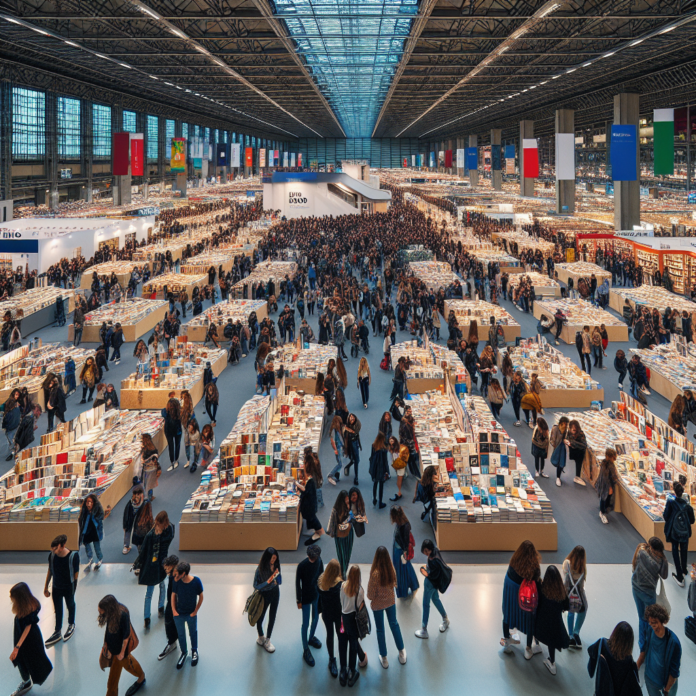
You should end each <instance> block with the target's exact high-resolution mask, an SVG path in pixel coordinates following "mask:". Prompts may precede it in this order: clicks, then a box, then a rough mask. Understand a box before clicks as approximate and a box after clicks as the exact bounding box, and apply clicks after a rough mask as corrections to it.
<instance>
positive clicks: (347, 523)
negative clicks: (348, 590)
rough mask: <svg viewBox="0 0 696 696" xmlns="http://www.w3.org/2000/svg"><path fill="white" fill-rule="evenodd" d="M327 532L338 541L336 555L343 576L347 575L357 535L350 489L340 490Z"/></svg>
mask: <svg viewBox="0 0 696 696" xmlns="http://www.w3.org/2000/svg"><path fill="white" fill-rule="evenodd" d="M326 533H327V534H328V535H329V536H330V537H332V538H333V540H334V541H335V542H336V557H337V558H338V562H339V564H340V566H341V576H343V577H346V576H347V574H348V565H349V564H350V557H351V554H352V552H353V540H354V537H355V532H354V531H353V516H352V515H351V509H350V498H349V497H348V491H345V490H343V491H340V492H339V494H338V496H337V497H336V502H335V503H334V506H333V508H332V509H331V515H330V516H329V523H328V524H327V525H326Z"/></svg>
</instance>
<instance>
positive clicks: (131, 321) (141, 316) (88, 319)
mask: <svg viewBox="0 0 696 696" xmlns="http://www.w3.org/2000/svg"><path fill="white" fill-rule="evenodd" d="M168 308H169V303H168V302H164V301H163V300H143V299H140V298H132V299H128V300H127V299H121V300H120V301H119V302H111V303H110V304H108V305H102V306H101V307H99V309H96V310H94V312H90V313H89V314H85V327H84V329H83V331H82V340H83V341H84V342H85V343H101V339H100V338H99V330H100V329H101V325H102V324H103V323H104V322H105V321H106V322H109V321H111V322H112V323H113V324H114V326H116V323H117V322H118V323H120V324H121V328H122V329H123V338H124V339H125V341H126V343H132V342H133V341H137V340H138V339H139V338H140V337H141V336H144V335H145V334H146V333H147V332H148V331H150V330H151V329H154V328H155V326H157V324H159V322H161V321H163V320H164V315H165V314H166V313H167V309H168ZM71 326H72V324H71Z"/></svg>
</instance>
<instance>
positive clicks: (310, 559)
mask: <svg viewBox="0 0 696 696" xmlns="http://www.w3.org/2000/svg"><path fill="white" fill-rule="evenodd" d="M323 572H324V562H323V561H322V560H321V549H320V548H319V547H318V546H317V545H316V544H312V545H311V546H308V547H307V558H305V559H304V561H302V562H301V563H299V564H298V566H297V571H296V573H295V595H296V599H297V608H298V609H301V610H302V649H303V655H302V657H303V659H304V661H305V662H306V663H307V664H308V665H309V666H310V667H314V664H315V663H314V657H313V655H312V651H311V650H310V649H309V646H310V645H311V646H312V647H313V648H316V649H317V650H319V648H321V641H320V640H319V639H318V638H317V637H316V636H315V635H314V632H315V631H316V629H317V623H318V621H319V611H318V608H317V607H318V603H319V589H318V587H317V581H318V580H319V576H320V575H321V574H322V573H323ZM310 615H311V625H310ZM308 630H309V637H307V631H308Z"/></svg>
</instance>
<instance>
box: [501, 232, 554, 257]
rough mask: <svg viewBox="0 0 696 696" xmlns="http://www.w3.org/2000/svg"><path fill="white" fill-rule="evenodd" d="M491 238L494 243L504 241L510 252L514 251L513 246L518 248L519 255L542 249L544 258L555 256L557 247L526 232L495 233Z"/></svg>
mask: <svg viewBox="0 0 696 696" xmlns="http://www.w3.org/2000/svg"><path fill="white" fill-rule="evenodd" d="M491 238H492V239H493V241H497V240H503V239H504V240H505V241H506V242H507V248H508V250H510V251H514V250H513V245H515V246H517V253H519V252H521V251H526V250H527V249H532V251H536V250H537V249H540V250H541V253H542V254H543V256H544V258H548V257H549V256H553V252H554V251H555V249H556V245H555V244H554V243H553V242H548V241H546V240H545V239H537V238H535V237H532V236H530V235H528V234H527V233H526V232H516V231H510V232H494V233H493V234H492V235H491Z"/></svg>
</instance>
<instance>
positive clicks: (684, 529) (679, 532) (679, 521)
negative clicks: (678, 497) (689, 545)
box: [669, 503, 691, 542]
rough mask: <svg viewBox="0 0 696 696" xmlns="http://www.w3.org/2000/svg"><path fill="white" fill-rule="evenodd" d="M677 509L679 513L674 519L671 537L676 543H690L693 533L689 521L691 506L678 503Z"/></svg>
mask: <svg viewBox="0 0 696 696" xmlns="http://www.w3.org/2000/svg"><path fill="white" fill-rule="evenodd" d="M677 507H678V509H677V512H676V514H675V515H674V518H673V519H672V527H671V529H670V534H669V536H670V538H671V539H673V540H674V541H679V542H685V541H689V532H690V531H691V522H690V521H689V513H688V507H689V506H688V505H680V504H679V503H677Z"/></svg>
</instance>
